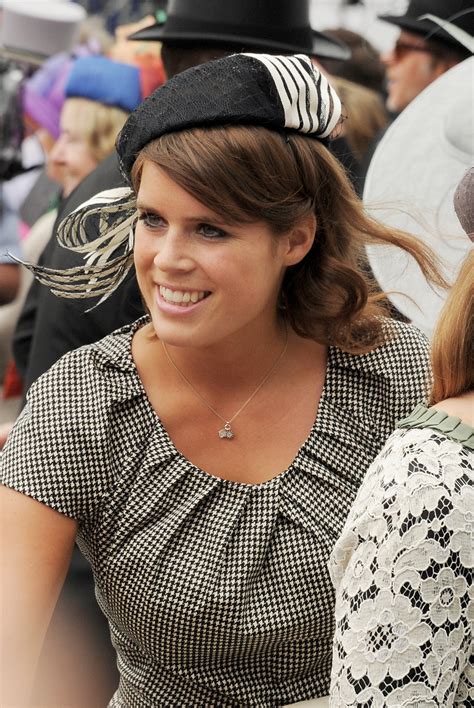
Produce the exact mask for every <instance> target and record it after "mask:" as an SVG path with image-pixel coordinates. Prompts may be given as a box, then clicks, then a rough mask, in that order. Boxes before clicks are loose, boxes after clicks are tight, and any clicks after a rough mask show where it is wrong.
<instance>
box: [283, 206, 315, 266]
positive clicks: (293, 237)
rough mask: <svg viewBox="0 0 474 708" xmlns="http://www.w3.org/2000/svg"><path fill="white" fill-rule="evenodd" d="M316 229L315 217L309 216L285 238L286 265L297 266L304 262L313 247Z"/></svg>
mask: <svg viewBox="0 0 474 708" xmlns="http://www.w3.org/2000/svg"><path fill="white" fill-rule="evenodd" d="M316 227H317V222H316V217H315V215H314V214H308V215H307V216H305V217H303V219H301V221H299V222H298V224H297V225H296V226H294V227H293V228H292V229H291V231H289V232H288V233H287V234H286V235H285V236H284V237H283V238H284V240H285V247H286V252H285V265H287V266H291V265H295V264H296V263H299V262H300V261H302V260H303V258H304V257H305V256H306V254H307V253H308V251H309V250H310V249H311V246H312V245H313V242H314V239H315V236H316Z"/></svg>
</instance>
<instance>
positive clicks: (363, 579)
mask: <svg viewBox="0 0 474 708" xmlns="http://www.w3.org/2000/svg"><path fill="white" fill-rule="evenodd" d="M473 203H474V169H472V168H471V169H470V170H469V171H468V172H467V173H466V176H465V177H464V179H463V180H462V182H461V183H460V185H459V187H458V189H457V191H456V193H455V205H456V211H457V214H458V216H459V220H460V222H461V223H462V225H463V228H464V229H465V231H466V233H467V234H468V235H469V236H470V238H471V240H474V211H473ZM431 360H432V365H433V376H434V383H433V388H432V392H431V397H430V404H431V406H430V407H429V408H427V407H426V406H425V405H419V406H418V407H417V408H416V409H415V410H414V411H413V413H412V414H411V415H410V416H409V417H408V418H406V419H405V420H403V421H401V422H400V423H399V424H398V426H397V430H396V431H395V432H394V433H393V434H392V435H391V437H390V438H389V440H388V441H387V444H386V445H385V447H384V449H383V450H382V452H381V453H380V455H379V456H378V457H377V459H376V460H375V461H374V462H373V464H372V465H371V466H370V469H369V471H368V473H367V475H366V477H365V478H364V481H363V482H362V485H361V487H360V489H359V492H358V495H357V498H356V500H355V502H354V506H353V507H352V510H351V512H350V514H349V518H348V519H347V522H346V524H345V526H344V529H343V531H342V534H341V536H340V538H339V540H338V541H337V544H336V547H335V549H334V551H333V554H332V559H331V575H332V578H333V580H334V582H335V586H336V593H337V595H336V634H335V638H334V654H333V669H332V686H331V702H330V705H333V706H334V708H344V707H345V706H353V705H355V704H358V703H363V704H366V703H369V704H372V705H374V706H382V705H397V706H408V705H411V704H413V702H414V701H415V702H416V701H423V702H424V703H425V704H426V705H432V706H440V708H441V707H443V706H448V705H468V704H469V700H470V698H469V697H470V696H472V694H473V691H474V684H473V680H472V670H471V667H470V661H471V660H472V618H471V617H470V607H471V604H470V603H471V602H472V601H470V598H469V593H470V590H471V589H472V582H473V573H472V568H473V548H472V534H471V526H470V516H471V510H472V508H473V502H474V490H473V479H472V471H473V469H474V250H473V249H471V251H470V252H469V254H468V256H467V257H466V260H465V262H464V264H463V266H462V269H461V271H460V273H459V276H458V278H457V280H456V282H455V284H454V286H453V288H452V290H451V292H450V295H449V298H448V300H447V302H446V304H445V307H444V310H443V312H442V314H441V317H440V319H439V322H438V326H437V329H436V332H435V335H434V338H433V345H432V354H431Z"/></svg>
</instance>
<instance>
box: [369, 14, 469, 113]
mask: <svg viewBox="0 0 474 708" xmlns="http://www.w3.org/2000/svg"><path fill="white" fill-rule="evenodd" d="M379 19H381V20H384V21H385V22H389V23H390V24H393V25H396V26H397V27H400V30H401V32H400V35H399V37H398V39H397V41H396V43H395V45H394V47H393V49H392V50H391V51H388V52H385V53H384V54H382V61H383V62H384V64H385V67H386V72H387V74H386V78H387V87H386V88H387V108H388V109H389V110H390V111H393V112H394V113H399V112H400V111H402V110H403V109H404V108H406V107H407V105H408V104H409V103H410V102H411V101H412V100H413V99H414V98H416V96H418V94H419V93H421V91H423V89H425V88H426V87H427V86H428V85H429V84H430V83H431V82H432V81H434V80H435V79H437V78H438V76H441V74H444V72H445V71H448V69H451V67H453V66H455V65H456V64H458V63H459V62H461V61H464V59H467V58H468V57H469V56H470V55H471V53H472V51H473V50H474V46H473V45H474V38H473V34H474V3H473V0H450V2H446V0H411V1H410V3H409V5H408V8H407V10H406V13H405V14H404V15H401V16H394V15H381V16H379Z"/></svg>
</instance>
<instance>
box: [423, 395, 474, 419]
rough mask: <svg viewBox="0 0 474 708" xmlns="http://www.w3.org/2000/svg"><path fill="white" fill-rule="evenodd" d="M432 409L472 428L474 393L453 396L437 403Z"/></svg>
mask: <svg viewBox="0 0 474 708" xmlns="http://www.w3.org/2000/svg"><path fill="white" fill-rule="evenodd" d="M433 408H436V409H437V410H440V411H443V413H447V415H453V416H455V417H456V418H460V419H461V420H462V421H463V423H467V425H470V426H471V427H472V428H474V391H467V392H466V393H463V394H462V395H460V396H453V397H452V398H447V399H446V400H444V401H439V403H436V404H435V405H434V406H433Z"/></svg>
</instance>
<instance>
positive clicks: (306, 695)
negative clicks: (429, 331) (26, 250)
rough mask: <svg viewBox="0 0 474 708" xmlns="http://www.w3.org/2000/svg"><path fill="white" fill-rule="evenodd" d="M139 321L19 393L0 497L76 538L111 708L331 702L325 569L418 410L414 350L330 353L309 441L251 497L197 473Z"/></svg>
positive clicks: (419, 357) (406, 335) (403, 346)
mask: <svg viewBox="0 0 474 708" xmlns="http://www.w3.org/2000/svg"><path fill="white" fill-rule="evenodd" d="M145 321H147V320H146V318H142V319H141V320H139V321H138V322H136V323H134V324H133V325H129V326H126V327H123V328H122V329H120V330H117V331H116V332H114V333H113V334H111V335H109V336H107V337H105V338H104V339H102V340H101V341H100V342H98V343H96V344H92V345H88V346H85V347H82V348H80V349H77V350H75V351H73V352H70V353H69V354H66V355H65V356H64V357H63V358H62V359H60V361H59V362H57V363H56V364H55V365H54V366H53V367H52V368H51V369H50V370H49V371H48V372H47V373H46V374H44V375H43V376H42V377H41V379H39V380H38V381H37V382H36V383H35V384H34V385H33V386H32V387H31V389H30V393H29V396H28V404H27V406H26V408H25V409H24V411H23V414H22V415H21V417H20V418H19V420H18V422H17V423H16V425H15V428H14V430H13V432H12V434H11V436H10V438H9V441H8V443H7V446H6V448H5V451H4V453H3V455H2V457H1V462H0V465H1V479H2V481H3V483H4V484H6V485H8V486H10V487H12V488H14V489H16V490H18V491H20V492H23V493H25V494H27V495H29V496H31V497H34V498H35V499H37V500H39V501H41V502H43V503H44V504H47V505H48V506H50V507H52V508H54V509H56V510H57V511H59V512H61V513H63V514H66V515H67V516H71V517H73V518H75V519H77V520H78V522H79V530H78V534H77V542H78V544H79V546H80V548H81V550H82V552H83V553H84V555H85V556H86V557H87V558H88V560H89V561H90V563H91V566H92V569H93V572H94V577H95V582H96V594H97V600H98V602H99V605H100V607H101V608H102V610H103V612H104V613H105V615H106V616H107V618H108V620H109V623H110V631H111V636H112V641H113V643H114V646H115V648H116V650H117V655H118V666H119V670H120V674H121V680H120V686H119V688H118V690H117V692H116V694H115V696H114V698H113V699H112V701H111V703H110V706H115V707H120V708H148V707H151V706H155V707H156V706H164V707H169V706H189V707H191V706H196V707H198V708H203V707H204V706H213V707H214V706H219V707H221V708H228V707H229V708H230V707H231V706H262V707H263V706H265V707H273V706H281V705H285V704H288V703H293V702H296V701H303V700H305V699H310V698H317V697H319V696H323V695H327V694H328V693H329V682H330V672H331V651H332V636H333V631H334V619H333V610H334V593H333V589H332V584H331V580H330V577H329V573H328V569H327V563H328V559H329V555H330V552H331V550H332V548H333V546H334V543H335V541H336V539H337V537H338V536H339V534H340V532H341V529H342V527H343V525H344V521H345V519H346V517H347V515H348V512H349V508H350V506H351V503H352V501H353V499H354V497H355V495H356V492H357V489H358V487H359V485H360V483H361V480H362V478H363V476H364V474H365V471H366V470H367V468H368V466H369V464H370V462H371V461H372V460H373V459H374V458H375V456H376V455H377V453H378V452H379V450H380V449H381V447H382V445H383V443H384V441H385V439H386V438H387V436H388V435H389V434H390V432H391V431H392V430H393V428H394V427H395V423H396V421H397V420H398V419H400V418H403V417H405V416H406V415H407V414H408V413H409V412H410V411H411V410H412V409H413V407H414V406H415V405H416V404H417V403H418V402H420V401H421V400H423V399H424V397H425V393H426V384H427V379H428V363H427V362H428V358H427V342H426V340H425V338H424V336H423V335H421V334H420V333H419V331H418V330H416V329H415V328H413V327H411V326H410V325H405V324H401V323H395V322H394V323H389V324H387V326H388V327H390V328H393V331H394V335H395V336H394V337H393V338H392V339H391V340H390V342H389V343H388V344H386V345H385V346H383V347H380V348H379V349H377V350H375V351H373V352H371V353H369V354H365V355H361V356H358V355H350V354H347V353H344V352H342V351H340V350H338V349H336V348H330V350H329V355H328V363H327V372H326V380H325V384H324V389H323V392H322V396H321V400H320V403H319V410H318V414H317V418H316V421H315V423H314V426H313V429H312V431H311V433H310V435H309V436H308V438H307V440H306V442H305V443H304V444H303V445H302V447H301V448H300V450H299V452H298V453H297V455H296V457H295V459H294V461H293V463H292V464H291V465H290V466H289V467H288V469H287V470H285V471H284V472H282V473H281V474H279V475H278V476H277V477H275V478H274V479H271V480H270V481H268V482H264V483H262V484H256V485H249V484H243V483H237V482H232V481H228V480H224V479H220V478H218V477H214V476H211V475H210V474H208V473H206V472H204V471H203V470H200V469H198V468H196V467H195V466H194V465H192V464H191V463H190V462H189V461H188V460H187V459H186V458H185V457H183V455H182V454H180V452H178V450H177V449H176V448H175V447H174V445H173V442H172V441H171V440H170V438H169V436H168V434H167V432H166V430H165V429H164V428H163V426H162V424H161V422H160V420H159V418H158V417H157V415H156V413H155V412H154V410H153V409H152V407H151V405H150V402H149V401H148V398H147V396H146V394H145V391H144V389H143V386H142V383H141V381H140V378H139V376H138V373H137V370H136V368H135V365H134V362H133V359H132V355H131V340H132V336H133V333H134V332H135V331H136V330H137V329H138V327H140V326H141V325H143V324H144V322H145Z"/></svg>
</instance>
